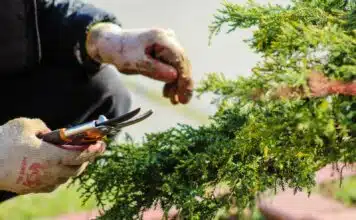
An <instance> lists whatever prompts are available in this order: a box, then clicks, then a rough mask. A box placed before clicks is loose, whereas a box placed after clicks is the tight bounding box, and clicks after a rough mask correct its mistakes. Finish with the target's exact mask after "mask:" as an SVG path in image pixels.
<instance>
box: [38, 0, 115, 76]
mask: <svg viewBox="0 0 356 220" xmlns="http://www.w3.org/2000/svg"><path fill="white" fill-rule="evenodd" d="M36 6H37V13H38V26H39V35H40V42H41V48H42V61H43V62H44V63H50V64H60V65H81V66H82V67H84V68H85V69H86V70H87V71H88V73H95V72H96V71H97V70H98V68H99V66H100V64H99V63H96V62H95V61H93V60H92V59H90V58H89V57H88V54H87V53H86V50H85V39H86V33H87V30H88V28H89V27H90V26H91V25H92V24H95V23H97V22H112V23H116V24H118V25H119V26H121V23H120V22H119V21H118V20H117V18H116V16H115V15H114V14H112V13H110V12H108V11H105V10H104V9H101V8H98V7H96V6H94V5H92V4H89V3H84V2H83V1H81V0H37V5H36Z"/></svg>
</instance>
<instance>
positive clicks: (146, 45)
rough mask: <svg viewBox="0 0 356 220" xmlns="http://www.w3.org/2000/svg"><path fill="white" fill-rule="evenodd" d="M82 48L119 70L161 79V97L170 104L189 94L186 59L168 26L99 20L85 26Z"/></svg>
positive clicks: (95, 58) (191, 90) (188, 72)
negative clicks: (133, 25)
mask: <svg viewBox="0 0 356 220" xmlns="http://www.w3.org/2000/svg"><path fill="white" fill-rule="evenodd" d="M86 49H87V52H88V54H89V56H90V57H91V58H92V59H94V60H96V61H97V62H100V63H109V64H113V65H114V66H116V68H117V69H118V70H119V71H120V72H122V73H126V74H138V73H139V74H143V75H145V76H147V77H150V78H153V79H156V80H160V81H163V82H165V83H166V84H165V86H164V91H163V94H164V97H167V98H170V100H171V102H172V103H173V104H178V103H182V104H186V103H188V102H189V101H190V99H191V97H192V93H193V80H192V78H191V65H190V61H189V59H188V57H187V55H186V54H185V52H184V49H183V48H182V46H181V45H180V44H179V42H178V40H177V39H176V37H175V34H174V32H173V31H172V30H165V29H159V28H151V29H121V28H120V27H119V26H118V25H115V24H111V23H99V24H96V25H93V26H92V27H91V28H90V29H89V31H88V35H87V41H86Z"/></svg>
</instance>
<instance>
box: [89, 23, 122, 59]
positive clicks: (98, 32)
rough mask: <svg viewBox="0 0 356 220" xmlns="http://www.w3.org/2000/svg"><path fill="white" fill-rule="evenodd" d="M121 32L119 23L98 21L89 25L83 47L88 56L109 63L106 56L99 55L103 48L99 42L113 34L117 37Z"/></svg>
mask: <svg viewBox="0 0 356 220" xmlns="http://www.w3.org/2000/svg"><path fill="white" fill-rule="evenodd" d="M121 32H122V29H121V27H120V26H119V25H117V24H113V23H107V22H99V23H96V24H94V25H92V26H91V27H89V29H88V33H87V37H86V42H85V48H86V50H87V53H88V55H89V56H90V58H92V59H93V60H94V61H96V62H99V63H110V60H109V59H107V57H106V56H102V55H101V54H102V50H103V48H101V42H102V41H103V40H105V39H106V38H108V37H109V36H110V35H113V34H114V35H115V37H116V38H117V37H118V36H120V33H121ZM104 50H105V48H104ZM104 52H105V51H104Z"/></svg>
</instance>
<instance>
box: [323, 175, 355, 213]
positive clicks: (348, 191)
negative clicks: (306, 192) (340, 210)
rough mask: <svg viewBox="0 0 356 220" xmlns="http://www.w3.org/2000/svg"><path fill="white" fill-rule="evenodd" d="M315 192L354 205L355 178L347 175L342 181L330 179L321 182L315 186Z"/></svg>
mask: <svg viewBox="0 0 356 220" xmlns="http://www.w3.org/2000/svg"><path fill="white" fill-rule="evenodd" d="M316 192H317V193H320V194H321V195H323V196H326V197H329V198H332V199H336V200H339V201H340V202H342V203H343V204H344V205H346V206H351V207H355V205H356V178H355V177H347V178H345V179H344V180H343V181H342V185H341V186H340V184H339V181H330V182H326V183H322V184H321V185H320V186H318V187H317V188H316Z"/></svg>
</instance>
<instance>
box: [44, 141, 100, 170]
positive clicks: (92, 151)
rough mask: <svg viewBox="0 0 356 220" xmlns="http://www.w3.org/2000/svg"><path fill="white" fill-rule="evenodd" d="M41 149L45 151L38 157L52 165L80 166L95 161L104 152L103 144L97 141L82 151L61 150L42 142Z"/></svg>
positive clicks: (58, 147)
mask: <svg viewBox="0 0 356 220" xmlns="http://www.w3.org/2000/svg"><path fill="white" fill-rule="evenodd" d="M41 148H43V149H45V150H42V151H40V152H39V153H40V154H41V155H39V156H41V157H42V158H46V159H47V160H49V162H50V163H52V164H53V163H57V164H61V165H81V164H83V163H85V162H88V161H93V160H95V158H96V157H98V156H100V155H101V154H102V153H103V152H104V151H105V148H106V145H105V143H104V142H101V141H98V142H97V143H96V144H93V145H90V146H89V147H88V148H87V149H85V150H83V151H71V150H66V149H62V148H61V147H60V146H56V145H52V144H49V143H46V142H42V146H41Z"/></svg>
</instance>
